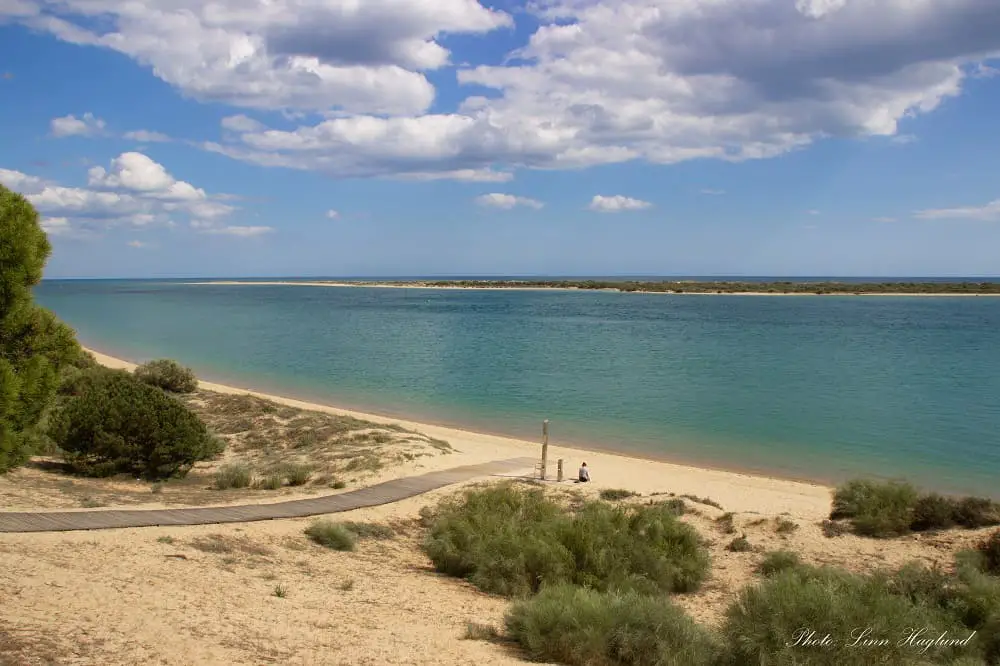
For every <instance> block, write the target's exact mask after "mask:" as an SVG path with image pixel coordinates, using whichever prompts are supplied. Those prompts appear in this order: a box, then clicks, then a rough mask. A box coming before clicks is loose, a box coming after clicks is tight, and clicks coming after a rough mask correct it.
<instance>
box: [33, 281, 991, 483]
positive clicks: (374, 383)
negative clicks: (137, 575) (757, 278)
mask: <svg viewBox="0 0 1000 666" xmlns="http://www.w3.org/2000/svg"><path fill="white" fill-rule="evenodd" d="M36 295H37V298H38V300H39V302H40V303H41V304H42V305H44V306H46V307H48V308H51V309H52V310H54V311H55V312H56V313H57V314H58V315H59V316H60V317H62V318H63V319H64V320H65V321H67V322H68V323H70V324H71V325H72V326H73V327H75V328H76V329H77V331H78V333H79V335H80V338H81V340H82V341H83V342H84V343H86V344H88V345H90V346H93V347H95V348H97V349H100V350H102V351H106V352H108V353H113V354H117V355H119V356H123V357H126V358H129V359H130V360H140V361H141V360H148V359H151V358H158V357H171V358H175V359H178V360H180V361H182V362H183V363H185V364H188V365H190V366H192V367H194V368H195V369H196V370H197V371H198V372H199V374H200V375H201V376H203V377H205V378H208V379H215V380H218V381H223V382H229V383H235V384H237V385H240V386H246V387H253V388H259V389H263V390H268V391H272V392H280V393H284V394H287V395H293V396H297V397H302V398H306V399H312V400H317V401H323V402H329V403H333V404H339V405H343V406H350V407H356V408H361V409H367V410H369V411H374V412H379V413H387V414H392V415H396V416H400V417H402V416H408V417H412V418H417V419H424V420H430V421H437V422H444V423H450V424H456V425H464V426H467V427H473V428H480V429H484V430H488V431H493V432H499V433H504V434H510V435H515V436H522V437H536V436H537V433H538V431H539V427H540V426H539V422H540V421H541V419H543V418H548V419H551V421H552V426H551V430H552V436H553V441H554V442H557V443H574V444H580V445H589V446H595V447H601V448H606V449H614V450H620V451H625V452H635V453H645V454H655V455H658V456H663V457H666V458H670V459H675V460H679V461H690V462H696V463H702V464H710V465H716V466H722V467H727V468H736V469H747V470H754V471H765V472H771V473H777V474H782V475H789V476H800V477H806V478H812V479H817V480H823V481H836V480H840V479H843V478H845V477H848V476H851V475H857V474H877V475H881V476H894V477H899V476H902V477H908V478H910V479H912V480H914V481H916V482H918V483H920V484H922V485H926V486H930V487H934V488H936V489H939V490H944V491H963V492H978V493H984V494H991V495H996V496H1000V442H998V433H1000V404H998V400H997V396H998V395H1000V298H989V297H971V298H937V297H889V296H879V297H851V296H846V297H832V296H831V297H810V296H804V297H781V296H779V297H753V296H693V295H678V296H670V295H662V294H648V295H646V294H617V293H604V292H599V293H593V292H583V293H580V292H558V291H450V290H449V291H442V290H423V289H381V288H315V287H282V286H219V285H214V286H213V285H207V286H206V285H190V284H183V283H176V282H173V283H172V282H162V281H148V282H144V281H47V282H44V283H43V284H42V285H40V286H39V287H38V288H37V290H36Z"/></svg>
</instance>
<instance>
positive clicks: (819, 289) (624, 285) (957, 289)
mask: <svg viewBox="0 0 1000 666" xmlns="http://www.w3.org/2000/svg"><path fill="white" fill-rule="evenodd" d="M559 282H565V284H564V285H561V284H559ZM182 284H187V285H200V286H209V285H212V286H258V287H340V288H345V287H346V288H362V287H367V288H378V289H437V290H466V291H468V290H479V291H502V290H507V291H603V292H614V293H636V294H664V295H671V296H932V297H952V296H966V297H968V296H1000V283H990V282H984V283H976V282H938V283H935V282H895V283H857V284H854V283H850V282H792V281H787V282H785V281H783V282H770V283H749V282H693V281H683V280H678V281H671V282H650V283H642V282H631V281H629V282H626V281H622V282H590V281H587V282H574V281H568V280H567V281H551V282H550V281H545V282H541V281H537V282H536V281H528V280H524V281H521V280H508V281H492V280H441V281H413V282H394V281H358V282H342V281H326V280H308V281H292V280H260V281H252V280H202V281H197V282H184V283H182ZM647 285H648V286H652V287H655V288H643V287H644V286H647ZM983 285H988V286H987V287H986V288H985V289H984V290H982V291H972V290H970V289H969V288H970V287H971V286H977V287H980V288H982V286H983ZM751 286H752V287H756V289H752V288H750V287H751ZM789 287H795V288H789ZM949 288H950V290H946V291H941V289H949ZM934 289H936V291H935V290H934Z"/></svg>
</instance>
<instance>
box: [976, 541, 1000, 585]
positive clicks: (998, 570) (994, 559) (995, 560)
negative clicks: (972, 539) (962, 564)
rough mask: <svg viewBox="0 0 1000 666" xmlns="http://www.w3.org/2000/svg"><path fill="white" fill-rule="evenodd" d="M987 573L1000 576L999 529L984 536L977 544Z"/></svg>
mask: <svg viewBox="0 0 1000 666" xmlns="http://www.w3.org/2000/svg"><path fill="white" fill-rule="evenodd" d="M978 550H979V552H980V553H982V556H983V568H984V569H985V570H986V572H987V573H990V574H993V575H994V576H1000V530H997V531H996V532H994V533H993V534H991V535H989V536H988V537H986V538H985V539H984V540H983V541H982V542H981V543H980V544H979V546H978Z"/></svg>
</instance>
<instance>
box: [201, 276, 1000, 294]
mask: <svg viewBox="0 0 1000 666" xmlns="http://www.w3.org/2000/svg"><path fill="white" fill-rule="evenodd" d="M183 284H188V285H202V286H205V285H216V286H229V287H238V286H243V287H249V286H258V287H340V288H342V287H349V288H354V289H360V288H369V289H436V290H445V291H583V292H591V291H592V292H612V293H622V294H659V295H663V296H826V297H832V296H852V297H854V296H930V297H935V298H951V297H952V296H960V297H973V296H1000V293H990V294H955V293H934V292H927V293H915V294H914V293H903V292H900V293H891V292H889V293H850V292H845V293H836V294H817V293H814V292H790V291H789V292H773V291H733V292H715V291H698V292H694V291H679V292H677V291H643V290H641V289H639V290H636V291H629V292H624V291H621V290H620V289H581V288H579V287H469V286H447V285H427V284H400V283H386V282H311V281H310V282H292V281H289V280H273V281H253V282H251V281H247V280H212V281H202V282H184V283H183Z"/></svg>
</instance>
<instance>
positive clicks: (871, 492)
mask: <svg viewBox="0 0 1000 666" xmlns="http://www.w3.org/2000/svg"><path fill="white" fill-rule="evenodd" d="M916 503H917V491H916V489H914V488H913V486H911V485H910V484H908V483H904V482H901V481H886V482H881V483H880V482H878V481H872V480H868V479H856V480H853V481H849V482H847V483H845V484H844V485H842V486H840V487H839V488H837V490H836V491H835V493H834V497H833V511H832V512H831V513H830V518H831V519H832V520H838V519H841V518H849V519H850V520H851V524H852V525H853V526H854V530H855V531H856V532H857V533H858V534H862V535H865V536H873V537H892V536H898V535H901V534H906V533H907V532H909V531H910V524H911V523H912V522H913V509H914V506H915V505H916Z"/></svg>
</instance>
